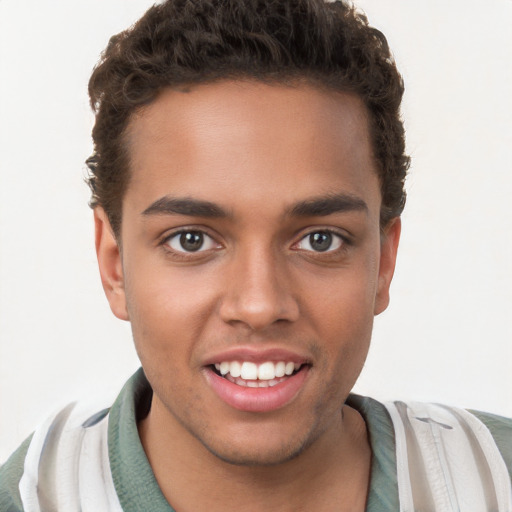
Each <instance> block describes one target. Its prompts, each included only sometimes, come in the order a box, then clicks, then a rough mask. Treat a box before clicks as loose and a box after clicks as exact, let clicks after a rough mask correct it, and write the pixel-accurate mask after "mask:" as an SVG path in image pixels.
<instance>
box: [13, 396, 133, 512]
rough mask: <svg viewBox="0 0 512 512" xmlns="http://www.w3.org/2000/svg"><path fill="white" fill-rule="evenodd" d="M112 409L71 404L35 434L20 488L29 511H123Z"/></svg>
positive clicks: (27, 511)
mask: <svg viewBox="0 0 512 512" xmlns="http://www.w3.org/2000/svg"><path fill="white" fill-rule="evenodd" d="M107 426H108V409H105V410H103V411H101V412H99V413H96V414H93V415H91V413H90V412H88V411H84V410H83V409H82V408H80V407H79V406H77V405H76V404H70V405H69V406H67V407H66V408H65V409H63V410H62V411H60V412H59V413H58V414H56V415H55V416H53V417H51V418H50V419H49V420H48V421H47V422H46V423H45V424H43V425H41V427H40V428H38V429H37V430H36V432H35V433H34V437H33V439H32V442H31V443H30V447H29V449H28V452H27V456H26V458H25V465H24V473H23V476H22V478H21V481H20V485H19V489H20V496H21V500H22V503H23V510H24V511H25V512H57V511H59V512H63V511H66V512H100V511H101V512H122V510H123V509H122V508H121V505H120V503H119V500H118V497H117V494H116V491H115V489H114V484H113V481H112V474H111V470H110V462H109V455H108V446H107Z"/></svg>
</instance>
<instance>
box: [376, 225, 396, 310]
mask: <svg viewBox="0 0 512 512" xmlns="http://www.w3.org/2000/svg"><path fill="white" fill-rule="evenodd" d="M401 228H402V224H401V221H400V218H399V217H397V218H395V219H393V220H391V221H390V223H389V224H388V226H386V228H385V229H384V232H383V233H382V235H381V251H380V264H379V277H378V283H377V294H376V297H375V309H374V314H375V315H378V314H380V313H382V312H383V311H384V310H385V309H386V308H387V307H388V304H389V287H390V285H391V280H392V279H393V273H394V272H395V263H396V255H397V251H398V242H399V241H400V231H401Z"/></svg>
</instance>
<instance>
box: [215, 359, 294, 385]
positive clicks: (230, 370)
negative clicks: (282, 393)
mask: <svg viewBox="0 0 512 512" xmlns="http://www.w3.org/2000/svg"><path fill="white" fill-rule="evenodd" d="M301 366H302V365H301V364H299V363H294V362H293V361H288V362H285V361H278V362H273V361H265V362H264V363H261V364H256V363H253V362H252V361H242V362H241V361H222V362H221V363H216V364H215V365H214V367H215V370H216V372H217V373H218V374H219V375H221V376H223V377H225V378H226V379H227V380H229V381H230V382H232V383H233V384H236V385H237V386H244V387H250V388H268V387H273V386H276V385H277V384H280V383H281V382H284V381H285V380H286V379H287V377H290V376H291V375H293V374H294V373H295V372H297V371H299V370H300V368H301Z"/></svg>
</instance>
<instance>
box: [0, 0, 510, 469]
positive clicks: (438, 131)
mask: <svg viewBox="0 0 512 512" xmlns="http://www.w3.org/2000/svg"><path fill="white" fill-rule="evenodd" d="M149 5H150V3H149V2H148V1H146V0H73V1H72V2H70V1H69V0H51V1H49V2H39V1H36V0H24V1H22V2H20V1H17V0H0V461H2V460H4V459H5V458H6V457H7V456H8V454H9V453H10V452H12V450H14V448H15V447H16V446H17V445H18V444H19V443H20V442H21V441H22V440H23V439H24V438H25V437H26V436H27V435H28V434H29V433H30V432H31V431H32V429H33V428H34V427H35V426H36V424H37V423H38V422H39V421H41V420H42V419H43V418H44V417H45V416H46V415H47V414H48V413H49V412H50V411H51V410H53V409H55V408H56V407H59V406H61V405H63V404H65V403H67V402H69V401H71V400H74V399H80V398H92V397H95V396H99V397H101V398H102V399H103V401H104V402H105V403H106V404H108V403H109V402H110V400H111V399H112V398H113V397H115V395H116V394H117V393H118V391H119V389H120V388H121V386H122V384H123V383H124V381H125V380H126V379H127V378H128V377H129V376H130V374H131V373H132V372H133V371H134V370H135V369H136V368H137V367H138V362H137V358H136V355H135V351H134V349H133V347H132V341H131V334H130V330H129V325H127V324H125V323H123V322H121V321H119V320H117V319H115V318H114V317H113V316H112V315H111V313H110V310H109V308H108V305H107V301H106V299H105V298H104V296H103V292H102V290H101V286H100V280H99V276H98V272H97V269H96V263H95V254H94V248H93V230H92V228H93V226H92V213H91V211H90V210H89V209H88V207H87V201H88V197H89V194H88V189H87V187H86V185H85V184H84V183H83V178H84V173H85V166H84V164H83V161H84V160H85V158H86V157H87V156H88V155H89V154H90V153H91V143H90V130H91V127H92V123H93V118H92V115H91V113H90V111H89V107H88V100H87V92H86V85H87V81H88V77H89V74H90V71H91V69H92V67H93V65H94V63H95V62H96V60H97V58H98V55H99V54H100V52H101V50H102V49H103V48H104V47H105V45H106V43H107V42H108V39H109V36H110V35H112V34H114V33H116V32H118V31H120V30H122V29H124V28H125V27H127V26H128V25H130V24H131V23H132V22H133V21H135V20H136V19H137V18H138V17H139V16H140V15H141V14H142V13H143V12H144V11H145V10H146V8H147V7H149ZM357 5H359V6H360V7H362V8H363V9H364V10H365V11H366V13H367V14H368V17H369V18H370V22H371V23H372V24H373V25H375V26H377V27H379V28H380V29H381V30H382V31H383V32H384V33H385V34H386V35H387V37H388V40H389V42H390V44H391V47H392V49H393V51H394V54H395V57H396V60H397V62H398V65H399V68H400V69H401V71H402V73H403V75H404V77H405V81H406V88H407V92H406V97H405V103H404V117H405V122H406V128H407V133H408V138H407V143H408V150H409V152H410V154H411V155H412V158H413V164H412V167H411V172H410V178H409V182H408V185H407V189H408V194H409V199H408V204H407V207H406V212H405V214H404V216H403V237H402V243H401V249H400V255H399V259H398V267H397V272H396V276H395V281H394V284H393V287H392V303H391V306H390V308H389V310H388V311H387V312H385V313H384V314H383V315H381V317H378V318H377V321H376V326H375V334H374V340H373V346H372V349H371V351H370V355H369V358H368V362H367V364H366V368H365V369H364V371H363V374H362V376H361V379H360V381H359V383H358V384H357V387H356V391H358V392H359V393H363V394H369V395H372V396H375V397H377V398H381V399H389V398H408V399H411V398H413V399H418V400H433V401H441V402H445V403H450V404H454V405H459V406H464V407H473V408H477V409H483V410H487V411H492V412H496V413H500V414H503V415H508V416H512V396H511V393H512V206H511V202H512V122H511V119H512V94H511V91H512V65H511V62H512V31H511V30H510V27H511V26H512V1H510V0H489V1H488V2H485V3H483V2H481V1H477V0H449V1H446V0H430V1H429V2H419V1H410V0H361V1H359V2H357Z"/></svg>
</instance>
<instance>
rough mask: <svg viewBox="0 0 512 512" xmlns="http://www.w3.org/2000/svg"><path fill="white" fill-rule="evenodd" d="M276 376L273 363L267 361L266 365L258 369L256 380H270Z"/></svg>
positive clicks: (261, 365)
mask: <svg viewBox="0 0 512 512" xmlns="http://www.w3.org/2000/svg"><path fill="white" fill-rule="evenodd" d="M275 376H276V372H275V367H274V363H271V362H270V361H268V362H267V363H263V364H260V366H259V368H258V379H260V380H272V379H273V378H274V377H275Z"/></svg>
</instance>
